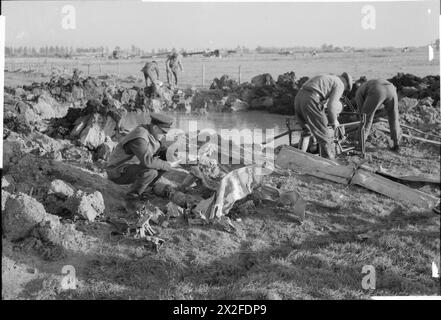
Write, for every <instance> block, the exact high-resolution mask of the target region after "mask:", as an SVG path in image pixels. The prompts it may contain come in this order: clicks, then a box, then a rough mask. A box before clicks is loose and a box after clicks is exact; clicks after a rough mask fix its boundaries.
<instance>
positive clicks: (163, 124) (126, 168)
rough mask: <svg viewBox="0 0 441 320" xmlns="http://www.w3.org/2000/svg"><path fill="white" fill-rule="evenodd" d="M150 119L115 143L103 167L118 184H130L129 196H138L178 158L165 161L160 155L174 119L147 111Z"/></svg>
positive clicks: (172, 165) (172, 166)
mask: <svg viewBox="0 0 441 320" xmlns="http://www.w3.org/2000/svg"><path fill="white" fill-rule="evenodd" d="M150 117H151V122H150V123H149V124H144V125H140V126H138V127H136V128H135V129H134V130H132V131H131V132H130V133H129V134H128V135H127V136H125V137H124V138H123V139H122V140H121V141H120V142H119V143H118V145H117V146H116V147H115V150H114V151H113V152H112V154H111V155H110V157H109V161H108V164H107V167H106V171H107V176H108V178H109V179H110V180H111V181H113V182H115V183H117V184H121V185H125V184H131V187H130V190H129V192H128V194H127V198H128V199H137V198H139V197H140V196H141V195H142V194H143V192H144V191H145V190H146V188H147V187H148V186H150V185H153V184H154V183H155V182H156V181H157V180H158V179H159V178H160V176H161V175H162V174H163V173H164V172H165V171H167V170H170V169H172V168H174V167H177V166H178V164H179V161H176V162H168V161H166V160H165V157H163V156H160V151H161V150H162V148H161V140H163V139H164V137H165V135H166V133H167V132H168V130H169V129H170V128H171V126H172V124H173V122H174V121H173V119H172V118H170V117H168V116H166V115H163V114H159V113H152V114H151V115H150Z"/></svg>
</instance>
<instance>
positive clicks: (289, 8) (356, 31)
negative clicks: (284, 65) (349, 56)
mask: <svg viewBox="0 0 441 320" xmlns="http://www.w3.org/2000/svg"><path fill="white" fill-rule="evenodd" d="M367 7H369V8H373V9H374V10H375V19H374V22H375V23H374V24H375V26H374V27H373V28H372V29H369V28H367V29H366V28H365V27H363V19H364V18H365V17H366V15H367V11H366V10H365V9H366V8H367ZM439 7H440V4H439V1H437V0H423V1H413V2H380V3H377V2H369V1H368V2H367V3H361V2H353V3H341V2H337V3H315V2H313V3H290V2H283V3H280V2H279V3H216V2H215V3H210V2H208V3H154V2H141V1H126V2H122V1H107V2H104V1H87V2H86V1H71V2H66V1H11V2H3V3H2V9H3V10H2V11H3V13H2V14H3V15H5V16H6V39H5V40H6V41H5V43H6V46H9V47H14V48H17V47H23V46H27V47H44V46H48V47H50V46H57V45H58V46H63V47H65V46H68V47H71V46H72V47H74V48H91V47H101V46H103V47H108V48H109V49H110V50H113V49H114V48H115V47H116V46H120V47H121V48H130V47H131V46H132V45H134V46H136V47H138V48H141V49H142V50H145V51H151V50H152V49H155V50H157V49H160V48H168V49H172V48H176V49H177V50H179V49H181V48H185V49H186V50H205V49H211V50H213V49H222V48H228V49H234V48H237V46H238V45H240V46H245V47H247V48H249V49H255V48H256V47H258V46H262V47H278V48H282V49H283V48H293V47H305V48H319V47H320V46H321V45H322V44H324V43H326V44H332V45H333V46H335V47H342V48H343V47H352V48H356V49H379V48H387V47H393V48H403V47H424V46H427V45H429V44H430V43H432V42H433V41H435V40H436V39H438V38H439ZM66 8H67V9H66ZM69 8H73V9H74V16H75V23H74V27H73V28H72V29H66V28H64V27H63V23H64V22H63V20H66V16H67V15H68V14H69V12H71V11H69V10H70V9H69ZM368 11H369V10H368ZM298 42H301V43H302V45H300V46H299V45H297V44H296V43H298Z"/></svg>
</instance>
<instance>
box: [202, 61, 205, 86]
mask: <svg viewBox="0 0 441 320" xmlns="http://www.w3.org/2000/svg"><path fill="white" fill-rule="evenodd" d="M204 85H205V64H202V87H203V86H204Z"/></svg>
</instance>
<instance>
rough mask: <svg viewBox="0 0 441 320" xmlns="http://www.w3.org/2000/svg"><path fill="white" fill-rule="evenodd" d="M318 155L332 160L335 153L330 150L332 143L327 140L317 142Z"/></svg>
mask: <svg viewBox="0 0 441 320" xmlns="http://www.w3.org/2000/svg"><path fill="white" fill-rule="evenodd" d="M319 152H320V156H321V157H323V158H326V159H330V160H334V159H335V155H334V152H332V144H331V143H328V142H321V143H320V144H319Z"/></svg>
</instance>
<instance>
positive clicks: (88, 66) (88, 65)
mask: <svg viewBox="0 0 441 320" xmlns="http://www.w3.org/2000/svg"><path fill="white" fill-rule="evenodd" d="M89 74H90V63H88V64H87V75H89Z"/></svg>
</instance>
